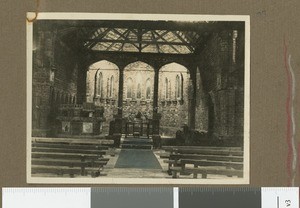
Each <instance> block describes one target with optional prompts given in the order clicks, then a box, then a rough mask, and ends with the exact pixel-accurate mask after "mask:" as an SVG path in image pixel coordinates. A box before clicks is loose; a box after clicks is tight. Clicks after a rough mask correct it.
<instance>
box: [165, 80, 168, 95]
mask: <svg viewBox="0 0 300 208" xmlns="http://www.w3.org/2000/svg"><path fill="white" fill-rule="evenodd" d="M165 98H166V99H169V80H168V78H166V79H165Z"/></svg>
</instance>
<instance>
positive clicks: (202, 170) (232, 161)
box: [163, 146, 243, 178]
mask: <svg viewBox="0 0 300 208" xmlns="http://www.w3.org/2000/svg"><path fill="white" fill-rule="evenodd" d="M163 149H164V150H165V151H166V153H167V154H164V155H163V157H164V158H167V160H164V162H165V163H168V171H167V172H168V174H170V175H171V174H172V176H173V178H177V173H180V174H184V175H189V174H193V177H194V178H197V174H202V178H206V177H207V174H217V175H227V176H229V177H231V176H234V175H235V176H238V177H242V174H243V171H242V169H243V151H242V150H241V148H238V147H233V148H232V147H224V148H223V147H181V146H173V147H163ZM168 154H169V155H168ZM186 166H193V167H186Z"/></svg>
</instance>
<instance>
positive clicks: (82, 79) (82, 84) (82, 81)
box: [77, 62, 88, 104]
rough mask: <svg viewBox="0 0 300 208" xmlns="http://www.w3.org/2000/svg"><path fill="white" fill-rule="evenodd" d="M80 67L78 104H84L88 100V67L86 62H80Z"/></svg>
mask: <svg viewBox="0 0 300 208" xmlns="http://www.w3.org/2000/svg"><path fill="white" fill-rule="evenodd" d="M79 63H80V62H79ZM78 68H79V70H78V79H77V104H83V103H85V102H86V76H87V68H88V67H87V66H85V65H84V64H80V65H79V66H78Z"/></svg>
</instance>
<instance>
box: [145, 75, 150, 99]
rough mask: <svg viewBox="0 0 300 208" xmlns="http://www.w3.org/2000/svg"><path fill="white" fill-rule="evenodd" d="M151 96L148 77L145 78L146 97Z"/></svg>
mask: <svg viewBox="0 0 300 208" xmlns="http://www.w3.org/2000/svg"><path fill="white" fill-rule="evenodd" d="M150 98H151V83H150V79H147V81H146V99H150Z"/></svg>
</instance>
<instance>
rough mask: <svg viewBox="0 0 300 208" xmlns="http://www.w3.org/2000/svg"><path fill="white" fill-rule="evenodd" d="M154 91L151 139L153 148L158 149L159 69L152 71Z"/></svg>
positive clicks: (159, 139)
mask: <svg viewBox="0 0 300 208" xmlns="http://www.w3.org/2000/svg"><path fill="white" fill-rule="evenodd" d="M154 72H155V74H154V89H153V120H152V131H153V132H152V134H153V136H152V139H153V145H154V147H155V148H158V147H160V143H161V138H160V135H159V121H160V118H161V115H160V114H159V113H158V81H159V80H158V79H159V68H158V67H155V69H154Z"/></svg>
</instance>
